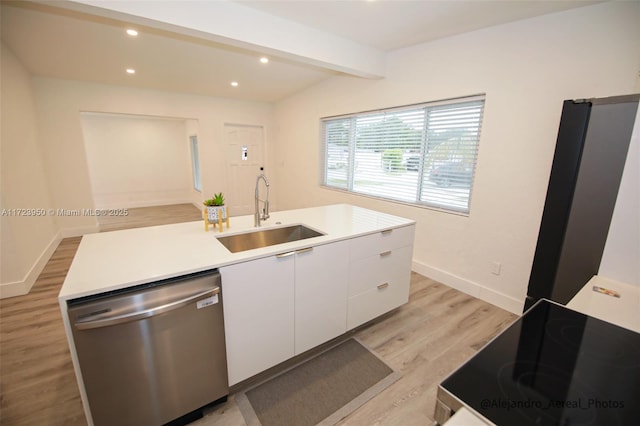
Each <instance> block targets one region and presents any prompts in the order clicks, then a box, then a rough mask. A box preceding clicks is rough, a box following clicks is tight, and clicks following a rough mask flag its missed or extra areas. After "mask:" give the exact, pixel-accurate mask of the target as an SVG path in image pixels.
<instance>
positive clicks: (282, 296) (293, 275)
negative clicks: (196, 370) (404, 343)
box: [220, 225, 414, 385]
mask: <svg viewBox="0 0 640 426" xmlns="http://www.w3.org/2000/svg"><path fill="white" fill-rule="evenodd" d="M413 233H414V226H413V225H411V226H405V227H402V228H395V229H390V230H387V231H383V232H379V233H376V234H371V235H365V236H363V237H356V238H353V239H348V240H344V241H338V242H334V243H330V244H324V245H318V246H314V247H308V248H304V249H299V250H295V251H291V252H285V253H281V254H278V255H276V256H270V257H267V258H263V259H257V260H253V261H249V262H244V263H239V264H235V265H230V266H225V267H222V268H220V273H221V274H222V294H223V297H224V321H225V331H226V339H227V363H228V370H229V384H230V385H234V384H236V383H238V382H240V381H242V380H245V379H248V378H249V377H251V376H254V375H256V374H258V373H260V372H262V371H264V370H266V369H268V368H271V367H273V366H275V365H277V364H279V363H281V362H283V361H286V360H287V359H289V358H292V357H293V356H294V355H298V354H301V353H303V352H305V351H307V350H309V349H312V348H314V347H316V346H318V345H320V344H322V343H324V342H327V341H329V340H331V339H333V338H334V337H337V336H340V335H341V334H343V333H345V332H346V331H347V330H350V329H352V328H354V327H357V326H359V325H361V324H363V323H365V322H367V321H369V320H371V319H373V318H375V317H377V316H380V315H382V314H384V313H385V312H388V311H390V310H392V309H394V308H397V307H398V306H400V305H402V304H403V303H406V302H407V301H408V298H409V281H410V276H411V256H412V249H413Z"/></svg>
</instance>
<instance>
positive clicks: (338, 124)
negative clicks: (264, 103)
mask: <svg viewBox="0 0 640 426" xmlns="http://www.w3.org/2000/svg"><path fill="white" fill-rule="evenodd" d="M483 110H484V96H483V95H482V96H473V97H467V98H461V99H454V100H447V101H439V102H429V103H424V104H419V105H410V106H404V107H394V108H388V109H384V110H378V111H371V112H363V113H356V114H349V115H343V116H338V117H327V118H323V119H321V125H322V140H321V149H322V155H321V158H322V170H323V175H322V182H321V184H322V185H323V186H325V187H328V188H332V189H339V190H345V191H349V192H352V193H355V194H359V195H365V196H371V197H376V198H382V199H386V200H391V201H397V202H402V203H410V204H414V205H419V206H423V207H432V208H437V209H442V210H446V211H452V212H456V213H463V214H468V213H469V207H470V200H471V190H472V188H473V180H474V172H475V167H476V162H477V153H478V146H479V140H480V128H481V124H482V115H483Z"/></svg>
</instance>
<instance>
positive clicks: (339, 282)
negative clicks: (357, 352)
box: [295, 241, 349, 355]
mask: <svg viewBox="0 0 640 426" xmlns="http://www.w3.org/2000/svg"><path fill="white" fill-rule="evenodd" d="M295 258H296V274H295V275H296V284H295V293H296V294H295V317H296V319H295V336H296V338H295V342H296V343H295V352H296V355H297V354H300V353H302V352H304V351H306V350H308V349H311V348H314V347H316V346H318V345H320V344H322V343H324V342H326V341H328V340H331V339H333V338H334V337H337V336H339V335H341V334H343V333H344V332H345V331H347V328H346V327H347V278H348V276H349V241H340V242H337V243H333V244H326V245H322V246H316V247H313V248H312V250H310V251H306V252H304V251H298V252H297V253H296V256H295Z"/></svg>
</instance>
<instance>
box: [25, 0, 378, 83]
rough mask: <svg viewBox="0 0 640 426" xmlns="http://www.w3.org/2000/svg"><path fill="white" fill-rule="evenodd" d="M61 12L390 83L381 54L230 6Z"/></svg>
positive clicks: (161, 4)
mask: <svg viewBox="0 0 640 426" xmlns="http://www.w3.org/2000/svg"><path fill="white" fill-rule="evenodd" d="M36 1H38V0H36ZM49 4H50V3H49ZM56 6H60V7H64V8H67V9H71V10H76V11H79V12H84V13H89V14H92V15H98V16H102V17H107V18H112V19H118V20H121V21H125V22H130V23H132V24H140V25H145V26H148V27H152V28H157V29H161V30H166V31H171V32H175V33H178V34H182V35H188V36H192V37H197V38H201V39H206V40H209V41H213V42H216V43H220V44H225V45H229V46H234V47H238V48H242V49H248V50H252V51H255V52H257V53H259V54H263V55H269V56H272V57H279V58H282V59H286V60H290V61H294V62H298V63H302V64H307V65H311V66H314V67H319V68H323V69H328V70H331V71H334V72H340V73H345V74H349V75H353V76H357V77H362V78H371V79H377V78H383V77H384V71H385V54H384V52H383V51H381V50H378V49H375V48H372V47H370V46H365V45H362V44H359V43H356V42H354V41H353V40H349V39H346V38H342V37H339V36H336V35H334V34H330V33H327V32H324V31H320V30H318V29H315V28H311V27H308V26H305V25H302V24H299V23H297V22H293V21H290V20H287V19H283V18H280V17H277V16H274V15H270V14H267V13H264V12H261V11H259V10H256V9H252V8H250V7H247V6H243V5H241V4H238V3H233V2H230V1H219V0H218V1H133V0H130V1H104V0H102V1H100V0H73V1H64V2H56ZM355 24H356V23H354V25H355Z"/></svg>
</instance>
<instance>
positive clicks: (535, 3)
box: [237, 0, 597, 51]
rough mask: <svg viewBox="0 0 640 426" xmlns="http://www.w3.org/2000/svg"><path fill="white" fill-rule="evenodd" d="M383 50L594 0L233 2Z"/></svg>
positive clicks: (557, 10)
mask: <svg viewBox="0 0 640 426" xmlns="http://www.w3.org/2000/svg"><path fill="white" fill-rule="evenodd" d="M237 2H238V3H241V4H243V5H245V6H249V7H251V8H255V9H259V10H262V11H263V12H266V13H269V14H272V15H277V16H280V17H282V18H286V19H289V20H291V21H295V22H299V23H301V24H304V25H308V26H310V27H314V28H317V29H320V30H322V31H326V32H329V33H333V34H336V35H339V36H341V37H344V38H347V39H351V40H354V41H357V42H359V43H361V44H364V45H367V46H371V47H375V48H378V49H381V50H383V51H389V50H395V49H398V48H402V47H407V46H411V45H414V44H418V43H424V42H427V41H431V40H436V39H439V38H443V37H448V36H451V35H455V34H461V33H466V32H470V31H474V30H478V29H481V28H486V27H490V26H493V25H498V24H504V23H507V22H513V21H517V20H519V19H525V18H532V17H534V16H539V15H544V14H547V13H554V12H559V11H563V10H567V9H572V8H575V7H581V6H586V5H589V4H594V3H597V1H587V0H553V1H550V0H546V1H545V0H493V1H489V0H377V1H376V0H369V1H367V0H356V1H353V0H352V1H347V0H322V1H304V0H302V1H301V0H298V1H295V0H288V1H282V0H267V1H265V0H262V1H260V0H258V1H256V0H237Z"/></svg>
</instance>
